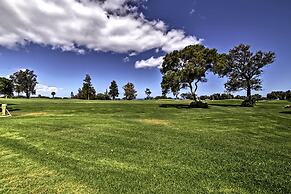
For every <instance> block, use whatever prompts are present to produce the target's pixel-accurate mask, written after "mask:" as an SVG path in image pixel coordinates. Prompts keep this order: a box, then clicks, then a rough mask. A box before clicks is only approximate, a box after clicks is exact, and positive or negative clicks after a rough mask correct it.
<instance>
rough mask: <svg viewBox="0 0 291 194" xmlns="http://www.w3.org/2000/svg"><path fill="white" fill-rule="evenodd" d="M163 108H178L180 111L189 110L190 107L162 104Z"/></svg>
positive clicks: (186, 105)
mask: <svg viewBox="0 0 291 194" xmlns="http://www.w3.org/2000/svg"><path fill="white" fill-rule="evenodd" d="M160 107H161V108H178V109H182V108H184V109H189V108H190V105H188V104H160Z"/></svg>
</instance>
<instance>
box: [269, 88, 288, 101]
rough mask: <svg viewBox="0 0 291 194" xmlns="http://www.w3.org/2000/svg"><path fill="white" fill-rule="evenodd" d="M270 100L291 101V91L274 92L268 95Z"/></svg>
mask: <svg viewBox="0 0 291 194" xmlns="http://www.w3.org/2000/svg"><path fill="white" fill-rule="evenodd" d="M267 99H268V100H291V91H290V90H288V91H286V92H284V91H272V92H271V93H268V94H267Z"/></svg>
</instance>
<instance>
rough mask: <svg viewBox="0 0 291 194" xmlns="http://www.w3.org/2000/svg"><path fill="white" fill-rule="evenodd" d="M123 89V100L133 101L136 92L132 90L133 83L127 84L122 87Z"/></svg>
mask: <svg viewBox="0 0 291 194" xmlns="http://www.w3.org/2000/svg"><path fill="white" fill-rule="evenodd" d="M123 89H124V98H125V99H126V100H134V99H135V98H136V96H137V94H136V93H137V91H136V90H135V88H134V84H133V83H127V84H126V85H125V86H123Z"/></svg>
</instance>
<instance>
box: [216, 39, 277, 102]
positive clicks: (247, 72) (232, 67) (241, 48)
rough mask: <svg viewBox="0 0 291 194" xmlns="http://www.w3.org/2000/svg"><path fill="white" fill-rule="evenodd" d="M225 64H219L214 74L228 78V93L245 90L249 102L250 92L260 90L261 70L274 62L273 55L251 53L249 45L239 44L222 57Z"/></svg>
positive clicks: (269, 53)
mask: <svg viewBox="0 0 291 194" xmlns="http://www.w3.org/2000/svg"><path fill="white" fill-rule="evenodd" d="M224 57H225V58H224V59H225V63H220V64H219V65H218V66H217V67H216V68H215V71H216V73H218V74H220V75H221V76H226V77H227V78H228V80H227V82H226V84H225V88H226V90H227V91H229V92H236V91H240V90H247V98H248V100H249V101H251V98H252V95H251V91H252V90H256V91H258V90H261V88H262V80H261V78H260V76H261V74H262V72H263V70H262V68H263V67H265V66H266V65H268V64H271V63H273V62H274V60H275V53H273V52H262V51H258V52H256V53H252V52H251V51H250V46H249V45H244V44H240V45H238V46H236V47H234V48H233V49H231V50H230V51H229V53H228V54H226V55H225V56H224Z"/></svg>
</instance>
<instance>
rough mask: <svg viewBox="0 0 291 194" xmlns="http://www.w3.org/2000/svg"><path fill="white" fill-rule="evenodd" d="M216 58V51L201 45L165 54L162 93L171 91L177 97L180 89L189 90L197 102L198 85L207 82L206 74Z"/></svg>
mask: <svg viewBox="0 0 291 194" xmlns="http://www.w3.org/2000/svg"><path fill="white" fill-rule="evenodd" d="M218 56H219V55H218V54H217V51H216V49H208V48H206V47H204V46H203V45H190V46H187V47H185V48H184V49H182V50H180V51H173V52H172V53H169V54H167V55H166V56H165V57H164V62H163V65H162V68H161V73H162V75H163V80H162V83H161V86H162V90H163V93H164V94H165V93H167V92H168V91H172V92H173V94H174V95H175V96H178V95H179V91H180V90H181V89H182V88H189V89H190V92H191V95H192V99H193V100H194V101H197V96H196V92H197V89H198V84H199V83H201V82H206V81H207V79H206V73H207V72H208V71H209V70H210V69H211V68H212V67H213V64H215V63H216V62H218Z"/></svg>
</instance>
